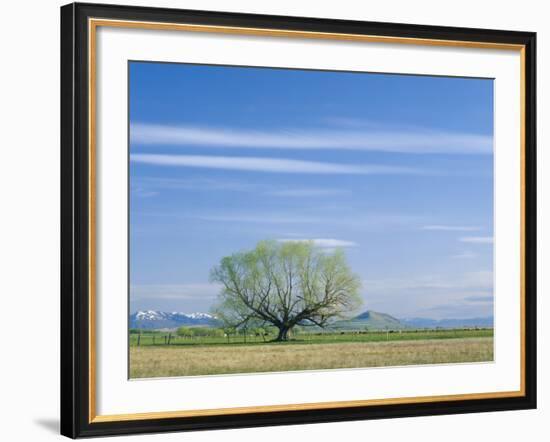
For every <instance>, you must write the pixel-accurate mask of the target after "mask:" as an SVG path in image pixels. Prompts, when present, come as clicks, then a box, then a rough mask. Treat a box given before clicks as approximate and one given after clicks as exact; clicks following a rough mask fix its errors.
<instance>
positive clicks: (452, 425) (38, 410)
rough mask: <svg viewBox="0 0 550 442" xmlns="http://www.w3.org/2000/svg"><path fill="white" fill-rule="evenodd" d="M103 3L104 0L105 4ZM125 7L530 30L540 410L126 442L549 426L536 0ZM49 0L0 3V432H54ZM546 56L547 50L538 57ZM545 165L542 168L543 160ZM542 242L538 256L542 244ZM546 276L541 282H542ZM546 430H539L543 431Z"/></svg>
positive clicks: (511, 431)
mask: <svg viewBox="0 0 550 442" xmlns="http://www.w3.org/2000/svg"><path fill="white" fill-rule="evenodd" d="M113 1H114V0H113ZM120 1H121V2H122V3H125V4H134V5H149V6H165V7H181V8H189V9H210V10H222V11H223V10H226V11H235V12H256V13H265V14H280V15H298V16H311V17H328V18H342V19H357V20H373V21H389V22H402V23H420V24H432V25H447V26H467V27H482V28H496V29H512V30H526V31H536V32H538V56H539V60H538V80H539V83H538V111H539V113H538V126H539V129H538V140H539V142H538V145H539V163H538V169H539V190H538V196H539V244H538V249H539V258H538V259H539V269H538V270H539V290H538V293H539V304H538V305H539V409H538V410H536V411H519V412H518V411H516V412H501V413H483V414H473V415H460V416H438V417H428V418H408V419H397V420H396V419H392V420H379V421H366V422H351V423H337V424H317V425H302V426H292V427H272V428H263V429H246V430H228V431H216V432H197V433H187V434H185V435H182V434H177V433H176V434H167V435H154V436H134V437H127V438H126V439H125V440H128V441H131V440H136V441H137V440H140V441H145V440H157V441H169V440H186V441H193V442H194V441H196V442H198V441H204V442H210V441H215V440H224V441H229V442H232V441H239V442H246V441H258V440H264V441H281V440H288V441H294V440H316V441H329V440H335V439H338V438H358V439H361V440H367V441H369V440H370V441H377V440H384V441H394V440H395V441H402V440H408V441H416V440H422V441H423V442H429V441H438V442H441V441H442V440H444V441H445V442H453V441H460V442H464V441H477V440H498V441H516V440H527V438H532V439H533V440H544V439H545V437H548V433H549V430H550V424H549V421H550V404H549V400H550V391H549V387H548V385H549V383H548V377H547V376H545V372H548V369H549V355H550V351H549V350H548V344H547V339H549V338H550V322H549V321H545V320H544V318H543V316H544V313H545V312H548V311H550V301H549V299H548V297H547V296H545V292H546V291H547V286H548V282H547V280H548V278H544V277H543V273H545V270H546V272H548V271H549V270H550V269H549V268H548V265H545V264H546V262H545V261H546V258H547V256H548V253H549V252H550V242H549V240H548V235H547V234H545V230H544V229H543V228H542V226H543V225H544V224H545V222H549V220H550V205H549V204H548V203H549V201H548V198H547V191H548V190H550V177H549V176H548V175H547V176H544V175H543V171H544V170H545V169H548V167H550V161H549V154H548V151H545V145H546V144H547V143H546V142H547V141H548V132H547V130H546V127H544V126H545V123H547V105H548V104H550V95H549V92H548V90H549V89H548V87H547V83H548V79H549V78H550V73H549V61H548V58H547V57H548V54H549V47H550V31H549V30H548V27H549V26H550V13H549V11H548V10H547V8H546V7H545V4H546V3H547V2H544V1H540V2H537V1H533V0H531V1H522V2H519V1H517V0H516V1H513V2H509V1H505V0H501V1H495V0H490V1H487V0H486V1H480V0H460V1H455V2H444V1H441V0H435V1H430V0H414V1H411V0H399V1H398V0H385V1H382V2H358V1H353V0H338V1H330V2H328V1H321V0H317V1H315V2H307V1H302V2H298V1H297V0H294V1H292V0H277V1H275V0H269V1H262V2H260V1H254V0H231V1H228V0H225V1H224V0H202V1H199V0H187V1H184V0H178V1H175V0H173V1H168V0H164V1H159V0H145V1H131V0H120ZM61 4H63V2H60V1H58V0H42V1H31V0H27V1H19V2H16V1H12V2H4V3H3V5H2V15H1V16H2V21H1V25H0V33H1V38H0V48H1V54H2V55H1V58H0V122H1V124H0V208H1V209H0V210H1V212H0V214H1V215H0V268H1V271H0V275H1V277H0V330H1V331H0V348H1V352H0V354H1V357H0V411H1V416H2V419H0V437H1V438H2V439H3V440H6V441H18V440H25V441H46V440H53V439H55V438H59V437H60V436H58V434H57V433H58V409H59V398H58V396H59V381H58V370H59V362H58V361H59V345H58V340H59V327H58V324H59V215H58V214H59V196H58V195H59V179H58V177H59V9H58V8H59V6H60V5H61ZM545 55H546V57H545ZM547 163H548V167H546V168H545V164H547ZM544 246H545V252H543V247H544ZM545 279H546V280H545ZM544 433H546V435H544Z"/></svg>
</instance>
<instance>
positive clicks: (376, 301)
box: [362, 270, 493, 319]
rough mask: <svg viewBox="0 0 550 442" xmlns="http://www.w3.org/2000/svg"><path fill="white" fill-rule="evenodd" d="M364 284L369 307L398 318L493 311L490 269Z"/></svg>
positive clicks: (387, 279) (477, 314) (466, 314)
mask: <svg viewBox="0 0 550 442" xmlns="http://www.w3.org/2000/svg"><path fill="white" fill-rule="evenodd" d="M362 286H363V290H364V292H365V300H366V303H367V306H368V308H370V309H372V310H376V311H382V312H387V313H390V314H393V315H394V316H398V317H411V316H424V317H433V318H435V319H438V318H444V317H455V318H459V317H474V316H484V315H485V313H487V312H489V313H488V314H490V311H491V309H492V305H491V302H490V299H492V297H493V272H492V271H490V270H482V271H475V272H466V273H462V274H451V275H437V274H434V275H425V276H416V275H415V276H411V277H410V278H404V277H396V278H383V279H363V281H362ZM468 298H471V299H468ZM474 298H475V299H479V301H477V302H476V301H475V300H474ZM482 299H486V300H487V301H482ZM466 304H468V306H467V307H465V308H464V309H462V306H464V305H466ZM443 306H445V308H443ZM439 310H441V311H439ZM462 310H464V311H462ZM463 313H464V314H465V316H463Z"/></svg>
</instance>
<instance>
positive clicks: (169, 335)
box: [168, 333, 172, 345]
mask: <svg viewBox="0 0 550 442" xmlns="http://www.w3.org/2000/svg"><path fill="white" fill-rule="evenodd" d="M171 340H172V333H169V334H168V345H170V341H171Z"/></svg>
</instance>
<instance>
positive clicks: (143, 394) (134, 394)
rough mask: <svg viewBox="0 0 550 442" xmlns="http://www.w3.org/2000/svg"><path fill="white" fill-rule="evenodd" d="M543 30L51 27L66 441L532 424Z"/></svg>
mask: <svg viewBox="0 0 550 442" xmlns="http://www.w3.org/2000/svg"><path fill="white" fill-rule="evenodd" d="M535 41H536V37H535V34H534V33H529V32H512V31H503V30H485V29H483V30H482V29H466V28H448V27H435V26H423V25H405V24H393V23H374V22H357V21H342V20H329V19H314V18H298V17H282V16H263V15H249V14H234V13H222V12H205V11H190V10H175V9H158V8H143V7H126V6H114V5H93V4H70V5H67V6H63V7H62V8H61V151H62V152H61V157H62V158H61V199H62V207H61V216H62V226H61V272H62V273H61V351H62V353H61V403H62V406H61V432H62V434H64V435H66V436H69V437H72V438H75V437H81V436H82V437H84V436H104V435H115V434H131V433H143V432H163V431H183V430H200V429H216V428H218V429H219V428H239V427H249V426H263V425H283V424H296V423H314V422H330V421H343V420H357V419H375V418H389V417H401V416H421V415H434V414H450V413H470V412H481V411H496V410H513V409H527V408H535V406H536V354H535V348H536V345H535V344H536V322H535V321H536V310H535V309H536V302H535V294H536V287H535V284H536V283H535V280H536V278H535V272H536V256H535V249H536V221H535V215H536V207H535V204H536V194H535V192H536V191H535V189H536V185H535V184H536V176H535V169H536V168H535V148H536V144H535V133H536V131H535V121H536V118H535V53H536V50H535Z"/></svg>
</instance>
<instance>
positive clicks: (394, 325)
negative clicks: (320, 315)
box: [332, 310, 405, 330]
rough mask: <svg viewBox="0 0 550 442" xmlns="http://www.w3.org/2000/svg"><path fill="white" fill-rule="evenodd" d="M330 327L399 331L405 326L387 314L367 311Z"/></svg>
mask: <svg viewBox="0 0 550 442" xmlns="http://www.w3.org/2000/svg"><path fill="white" fill-rule="evenodd" d="M332 327H333V328H338V329H343V330H365V329H368V330H400V329H403V328H405V325H404V324H402V323H401V322H400V321H399V319H397V318H394V317H393V316H391V315H388V314H387V313H380V312H374V311H372V310H367V311H366V312H363V313H361V314H360V315H359V316H356V317H355V318H353V319H349V320H346V321H338V322H336V323H335V324H334V325H333V326H332Z"/></svg>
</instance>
